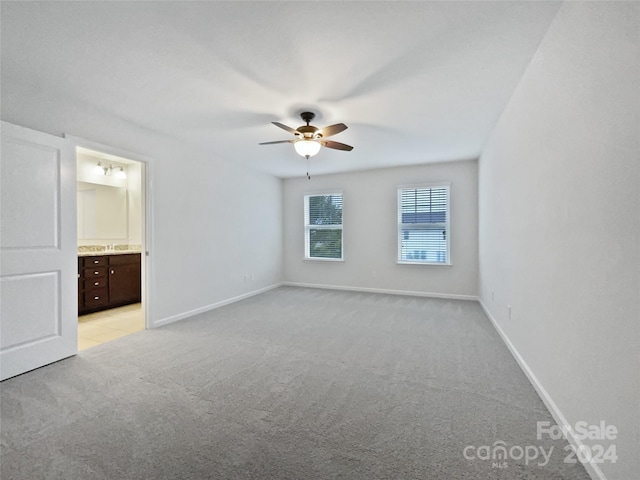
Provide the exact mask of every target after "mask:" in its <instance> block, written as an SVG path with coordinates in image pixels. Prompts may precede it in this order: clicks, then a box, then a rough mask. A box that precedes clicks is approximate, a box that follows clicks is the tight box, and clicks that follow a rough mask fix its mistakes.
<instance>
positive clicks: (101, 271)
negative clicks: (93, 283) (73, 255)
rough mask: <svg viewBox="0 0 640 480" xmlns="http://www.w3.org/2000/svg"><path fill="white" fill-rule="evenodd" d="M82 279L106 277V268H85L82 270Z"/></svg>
mask: <svg viewBox="0 0 640 480" xmlns="http://www.w3.org/2000/svg"><path fill="white" fill-rule="evenodd" d="M82 273H83V278H84V279H85V280H91V279H92V278H101V277H106V276H107V267H95V268H85V269H84V270H83V272H82Z"/></svg>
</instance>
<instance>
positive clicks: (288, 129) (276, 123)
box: [271, 122, 298, 135]
mask: <svg viewBox="0 0 640 480" xmlns="http://www.w3.org/2000/svg"><path fill="white" fill-rule="evenodd" d="M271 123H273V124H274V125H275V126H276V127H280V128H281V129H283V130H286V131H287V132H289V133H293V134H294V135H296V134H297V133H298V131H297V130H294V129H293V128H291V127H287V126H286V125H285V124H283V123H280V122H271Z"/></svg>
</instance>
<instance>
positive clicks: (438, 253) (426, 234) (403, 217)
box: [398, 184, 451, 265]
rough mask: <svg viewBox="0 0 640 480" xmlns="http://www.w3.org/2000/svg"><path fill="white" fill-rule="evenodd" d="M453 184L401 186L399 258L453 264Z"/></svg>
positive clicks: (408, 261)
mask: <svg viewBox="0 0 640 480" xmlns="http://www.w3.org/2000/svg"><path fill="white" fill-rule="evenodd" d="M449 257H450V256H449V185H447V184H438V185H425V186H416V187H401V188H399V189H398V262H399V263H421V264H441V265H442V264H444V265H449V264H450V263H451V262H450V258H449Z"/></svg>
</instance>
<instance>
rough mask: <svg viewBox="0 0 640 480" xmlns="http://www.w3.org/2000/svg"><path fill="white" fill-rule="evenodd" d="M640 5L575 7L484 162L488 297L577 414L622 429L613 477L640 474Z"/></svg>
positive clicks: (552, 35) (560, 21) (544, 50)
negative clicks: (639, 472) (509, 309)
mask: <svg viewBox="0 0 640 480" xmlns="http://www.w3.org/2000/svg"><path fill="white" fill-rule="evenodd" d="M639 7H640V5H639V4H637V3H635V4H633V3H618V2H611V3H609V2H568V3H565V4H563V6H562V7H561V9H560V11H559V13H558V15H557V17H556V19H555V20H554V22H553V23H552V25H551V26H550V29H549V31H548V33H547V35H546V37H545V38H544V40H543V42H542V43H541V45H540V48H539V51H538V52H537V54H536V55H535V57H534V58H533V60H532V63H531V65H530V66H529V68H528V70H527V72H526V74H525V75H524V77H523V79H522V81H521V83H520V85H519V87H518V88H517V90H516V91H515V93H514V95H513V97H512V99H511V101H510V103H509V105H508V107H507V108H506V110H505V112H504V114H503V116H502V118H501V119H500V121H499V123H498V125H497V127H496V128H495V131H494V132H493V135H492V138H491V139H490V141H489V142H488V144H487V146H486V148H485V149H484V152H483V154H482V156H481V159H480V162H479V192H480V209H479V210H480V211H479V215H480V217H479V221H480V293H481V298H482V301H483V303H484V304H485V305H486V307H487V308H488V310H489V311H490V313H491V315H492V316H493V317H494V318H495V320H496V321H497V323H498V324H499V326H500V328H502V329H503V331H504V332H505V334H506V335H507V337H508V338H509V339H510V341H511V342H512V344H513V345H514V346H515V348H516V350H517V351H518V352H519V353H520V355H521V356H522V358H523V359H524V361H525V362H526V364H527V365H528V366H529V368H530V369H531V371H532V372H533V374H534V375H535V377H536V378H537V379H538V381H539V382H540V385H541V386H542V387H543V388H544V389H545V390H546V391H547V392H548V394H549V396H550V398H551V399H552V401H553V402H555V404H556V405H557V407H558V409H559V411H560V412H561V413H562V414H564V416H565V417H566V419H567V422H568V423H569V425H572V426H575V424H576V422H578V421H586V422H588V423H589V424H598V423H599V422H600V421H601V420H604V421H606V422H607V424H612V425H615V426H616V427H617V428H618V430H619V436H618V438H617V439H616V440H615V441H613V442H612V443H614V444H616V446H617V454H618V456H619V459H618V461H617V463H615V464H611V463H605V464H602V465H601V469H602V471H603V472H604V473H605V474H606V475H607V478H609V479H611V480H613V479H619V480H629V479H631V478H638V477H637V475H638V471H640V460H639V458H640V457H639V456H638V453H639V452H640V440H639V438H640V381H639V377H640V359H639V355H640V338H639V335H640V333H639V330H640V302H639V293H640V276H639V272H640V252H639V250H640V196H639V191H640V168H639V157H640V148H639V134H640V128H639V127H640V125H639V114H640V101H639V95H640V88H639V84H638V81H639V78H640V68H639V61H640V60H639V59H640V51H639V34H638V32H639V31H638V25H640V13H639V12H640V11H639ZM508 305H510V306H511V307H512V316H511V318H509V314H508V308H507V306H508ZM532 428H535V426H532ZM609 443H610V442H603V441H587V444H588V445H594V444H603V445H605V444H606V445H608V444H609Z"/></svg>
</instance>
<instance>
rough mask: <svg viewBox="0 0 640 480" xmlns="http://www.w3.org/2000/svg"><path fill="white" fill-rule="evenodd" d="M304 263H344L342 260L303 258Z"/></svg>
mask: <svg viewBox="0 0 640 480" xmlns="http://www.w3.org/2000/svg"><path fill="white" fill-rule="evenodd" d="M304 261H305V262H344V259H343V258H320V257H318V258H313V257H305V258H304Z"/></svg>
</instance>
